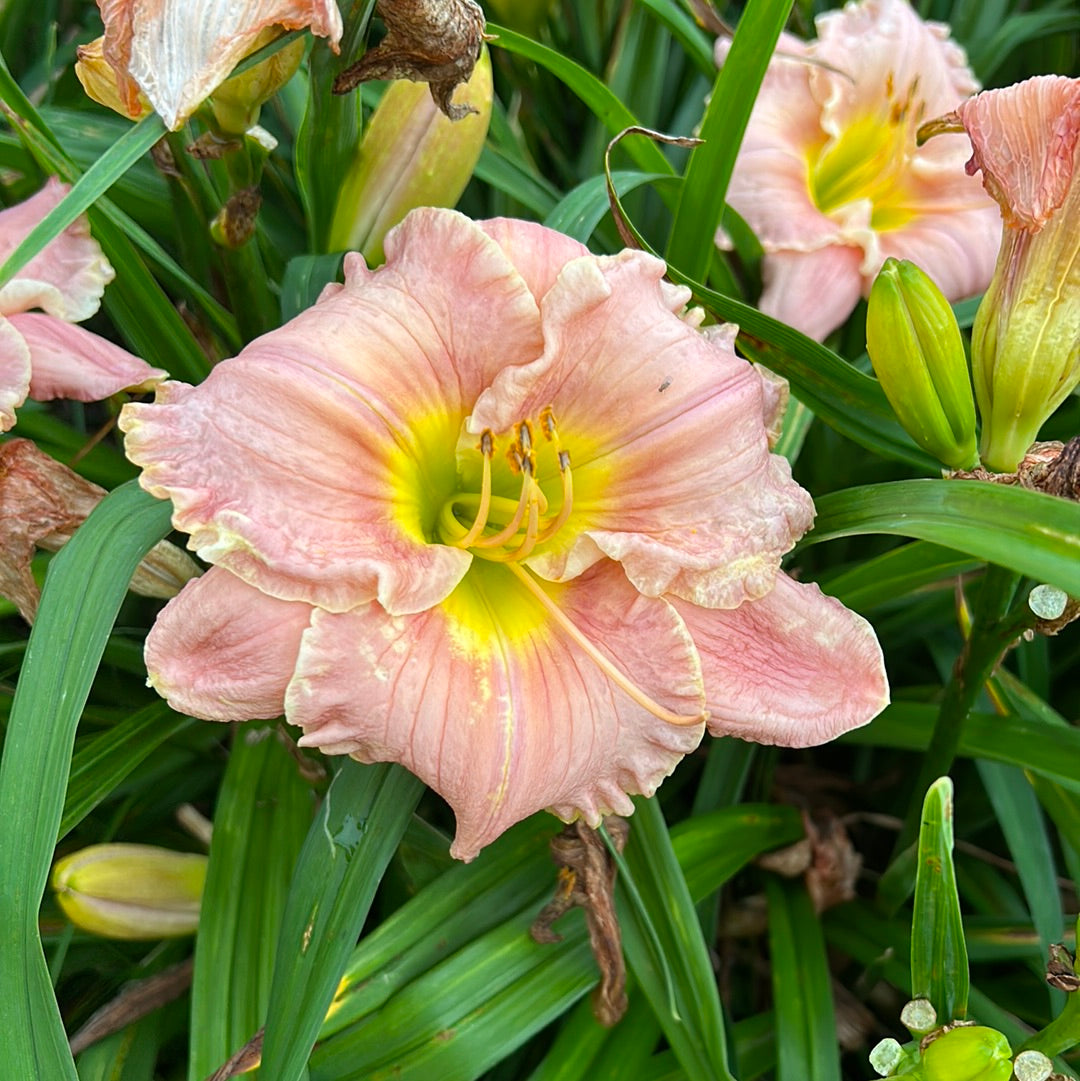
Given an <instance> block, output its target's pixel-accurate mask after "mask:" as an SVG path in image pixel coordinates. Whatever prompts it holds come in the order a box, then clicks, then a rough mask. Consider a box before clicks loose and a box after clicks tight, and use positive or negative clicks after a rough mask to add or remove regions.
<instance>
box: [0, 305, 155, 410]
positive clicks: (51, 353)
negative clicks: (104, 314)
mask: <svg viewBox="0 0 1080 1081" xmlns="http://www.w3.org/2000/svg"><path fill="white" fill-rule="evenodd" d="M8 322H9V323H10V324H11V325H12V326H13V327H15V329H16V330H17V331H18V332H19V333H20V334H21V335H22V337H23V339H24V340H25V342H26V344H27V346H28V347H29V349H30V367H31V376H30V397H31V398H34V399H36V400H38V401H47V400H48V399H50V398H72V399H74V400H75V401H79V402H96V401H100V400H101V399H102V398H108V397H109V396H110V395H113V394H116V393H118V392H119V391H121V390H131V391H145V390H152V389H153V387H154V386H155V385H156V384H157V383H159V382H160V381H161V380H162V379H164V378H165V377H166V376H167V375H168V373H167V372H166V371H164V370H163V369H161V368H151V367H150V365H149V364H147V363H146V361H144V360H140V359H139V358H138V357H136V356H134V355H133V354H131V353H129V352H128V351H127V350H126V349H121V348H120V346H118V345H113V343H112V342H110V341H106V340H105V339H104V338H102V337H99V336H98V335H97V334H92V333H91V332H90V331H89V330H83V328H82V327H77V326H74V325H73V324H71V323H65V322H63V321H62V320H60V319H54V318H53V317H52V316H51V315H41V314H39V313H37V312H23V313H22V314H20V315H13V316H11V317H10V318H9V319H8Z"/></svg>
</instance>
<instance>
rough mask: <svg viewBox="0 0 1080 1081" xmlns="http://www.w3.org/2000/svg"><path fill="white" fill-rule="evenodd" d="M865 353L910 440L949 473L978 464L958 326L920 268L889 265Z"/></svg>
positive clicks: (875, 291) (870, 311)
mask: <svg viewBox="0 0 1080 1081" xmlns="http://www.w3.org/2000/svg"><path fill="white" fill-rule="evenodd" d="M866 350H867V352H868V353H869V354H870V361H871V363H872V364H873V366H874V371H875V373H876V374H877V377H878V381H879V382H880V383H881V389H882V390H883V391H884V392H885V396H886V397H887V398H888V399H889V402H890V404H891V405H892V407H893V409H895V410H896V415H897V417H898V418H899V420H900V423H901V424H902V425H903V426H904V428H905V429H906V431H907V432H908V434H909V435H910V436H911V438H912V439H914V440H915V442H916V443H918V444H919V446H920V447H922V448H923V449H924V450H926V451H928V452H929V453H930V454H932V455H933V456H934V457H935V458H937V459H938V461H939V462H942V463H943V464H944V465H946V466H948V467H949V468H950V469H966V468H969V467H970V466H972V465H974V464H975V462H976V449H975V400H974V398H973V397H972V393H971V381H970V379H969V377H968V367H967V358H966V356H965V354H964V343H963V340H962V339H961V337H960V327H959V326H958V324H957V322H956V316H955V315H953V310H952V308H951V307H950V306H949V302H948V301H947V300H946V299H945V297H944V296H943V295H942V293H941V290H939V289H938V287H937V286H936V285H935V284H934V283H933V282H932V281H931V280H930V278H928V277H927V276H926V274H924V273H923V272H922V271H921V270H920V269H919V268H918V267H917V266H915V264H914V263H910V262H908V261H907V260H897V259H891V258H890V259H886V260H885V263H884V265H883V266H882V268H881V271H880V272H879V273H878V276H877V277H876V278H875V279H874V284H873V286H872V287H871V289H870V298H869V301H868V305H867V312H866Z"/></svg>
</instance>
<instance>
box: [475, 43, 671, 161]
mask: <svg viewBox="0 0 1080 1081" xmlns="http://www.w3.org/2000/svg"><path fill="white" fill-rule="evenodd" d="M487 32H488V33H489V34H492V35H494V39H493V40H492V42H491V44H492V45H493V46H497V47H498V48H500V49H506V50H507V51H508V52H512V53H517V55H518V56H524V57H525V58H526V59H528V60H532V61H534V62H535V63H537V64H539V65H540V66H541V67H545V68H547V70H548V71H550V72H551V74H552V75H554V76H555V77H556V78H557V79H559V80H560V81H561V82H562V83H564V84H565V85H566V86H567V87H568V88H569V89H570V90H572V91H573V92H574V93H575V94H577V96H578V97H579V98H581V100H582V101H583V102H584V103H585V104H586V105H587V106H588V107H589V108H590V109H591V110H592V112H593V114H594V115H595V116H596V118H597V119H598V120H599V121H600V123H601V124H603V125H604V127H606V128H607V129H608V131H610V132H611V134H612V135H617V134H618V133H619V132H620V131H623V130H624V129H625V128H632V127H636V126H638V124H639V122H638V119H637V117H636V116H634V114H633V113H632V112H631V111H630V110H629V109H628V108H627V107H626V106H625V105H623V103H622V102H621V101H620V100H619V98H618V97H617V96H616V95H615V94H614V93H612V91H611V90H609V89H608V87H606V86H605V85H604V84H603V83H602V82H601V81H600V80H599V79H598V78H597V77H596V76H595V75H593V74H592V73H591V72H588V71H586V70H585V69H584V68H583V67H582V66H581V65H580V64H576V63H575V62H574V61H573V60H570V59H569V58H567V57H565V56H562V55H561V54H560V53H557V52H556V51H555V50H554V49H549V48H548V47H547V46H546V45H541V44H540V43H539V42H536V41H532V40H531V39H530V38H527V37H523V36H522V35H521V34H515V33H514V31H513V30H507V29H506V28H505V27H502V26H495V25H494V24H493V23H488V26H487ZM622 146H624V147H625V149H626V152H627V153H628V154H629V155H630V156H631V157H632V158H633V159H634V161H636V162H637V164H638V166H639V167H640V168H641V169H643V170H644V171H645V172H649V173H664V174H667V175H668V176H671V175H673V174H674V172H675V170H674V169H673V168H672V167H671V163H670V162H669V161H668V160H667V158H665V157H664V155H663V154H662V153H661V151H660V148H659V147H658V146H657V145H656V144H655V143H654V142H652V141H651V140H649V139H644V138H640V139H626V140H624V142H623V143H622Z"/></svg>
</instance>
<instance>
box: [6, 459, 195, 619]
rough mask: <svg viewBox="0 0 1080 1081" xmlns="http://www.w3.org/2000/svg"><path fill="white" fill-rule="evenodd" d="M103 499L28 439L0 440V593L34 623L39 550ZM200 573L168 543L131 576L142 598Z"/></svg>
mask: <svg viewBox="0 0 1080 1081" xmlns="http://www.w3.org/2000/svg"><path fill="white" fill-rule="evenodd" d="M104 497H105V489H104V488H99V487H98V486H97V485H96V484H93V483H91V482H90V481H88V480H86V478H85V477H80V476H79V474H78V473H76V472H75V471H74V470H72V469H69V468H68V467H67V466H66V465H63V464H62V463H61V462H58V461H56V460H55V459H54V458H50V457H49V455H47V454H46V453H45V452H44V451H41V450H39V449H38V447H37V445H36V444H34V443H32V442H31V441H30V440H29V439H7V440H5V441H4V442H2V443H0V597H6V598H7V599H8V600H10V601H12V602H13V603H14V604H15V606H16V607H17V608H18V609H19V613H20V614H21V615H22V617H23V619H25V620H26V621H27V622H28V623H33V621H34V616H35V614H36V613H37V606H38V601H39V600H40V594H39V591H38V587H37V583H36V582H35V581H34V576H33V574H32V572H31V561H32V560H33V558H34V553H35V551H36V549H38V548H44V549H45V550H46V551H48V552H56V551H59V550H60V549H61V548H62V547H63V546H64V545H65V544H67V542H68V541H69V540H71V538H72V537H73V536H74V534H75V530H76V529H78V528H79V526H81V525H82V524H83V522H85V521H86V519H87V517H88V516H89V514H90V512H91V511H92V510H93V509H94V508H95V507H96V506H97V505H98V503H100V502H101V500H102V499H104ZM198 573H199V568H198V566H196V564H195V561H194V560H193V559H192V558H191V556H189V555H187V554H186V553H185V552H182V551H181V550H180V549H179V548H177V547H176V545H174V544H170V543H169V542H168V541H160V542H159V543H158V544H155V545H154V547H153V548H151V549H150V551H149V552H148V553H147V555H146V558H145V559H144V560H143V561H142V562H141V563H140V564H139V566H138V567H137V568H136V570H135V574H134V575H133V577H132V579H131V589H132V591H133V592H135V593H139V594H141V595H142V596H144V597H161V598H168V597H175V596H176V594H177V593H179V592H180V590H181V588H182V587H183V585H184V584H185V583H186V582H189V581H190V580H191V579H192V578H194V577H195V576H196V575H198Z"/></svg>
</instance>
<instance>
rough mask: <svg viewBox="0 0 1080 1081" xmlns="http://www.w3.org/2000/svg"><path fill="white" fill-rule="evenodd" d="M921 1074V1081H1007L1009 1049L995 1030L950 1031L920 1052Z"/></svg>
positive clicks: (1010, 1067)
mask: <svg viewBox="0 0 1080 1081" xmlns="http://www.w3.org/2000/svg"><path fill="white" fill-rule="evenodd" d="M922 1072H923V1077H924V1078H925V1081H1009V1079H1010V1078H1011V1077H1012V1072H1013V1064H1012V1048H1011V1047H1009V1041H1008V1040H1006V1039H1005V1037H1004V1036H1002V1034H1001V1033H1000V1032H998V1031H997V1029H993V1028H987V1027H985V1026H984V1025H966V1026H964V1027H963V1028H954V1029H952V1030H951V1031H950V1032H946V1033H945V1034H944V1035H943V1036H939V1037H938V1038H937V1039H936V1040H934V1041H933V1043H931V1044H930V1045H929V1046H928V1047H927V1048H926V1050H925V1051H924V1052H923V1056H922Z"/></svg>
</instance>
